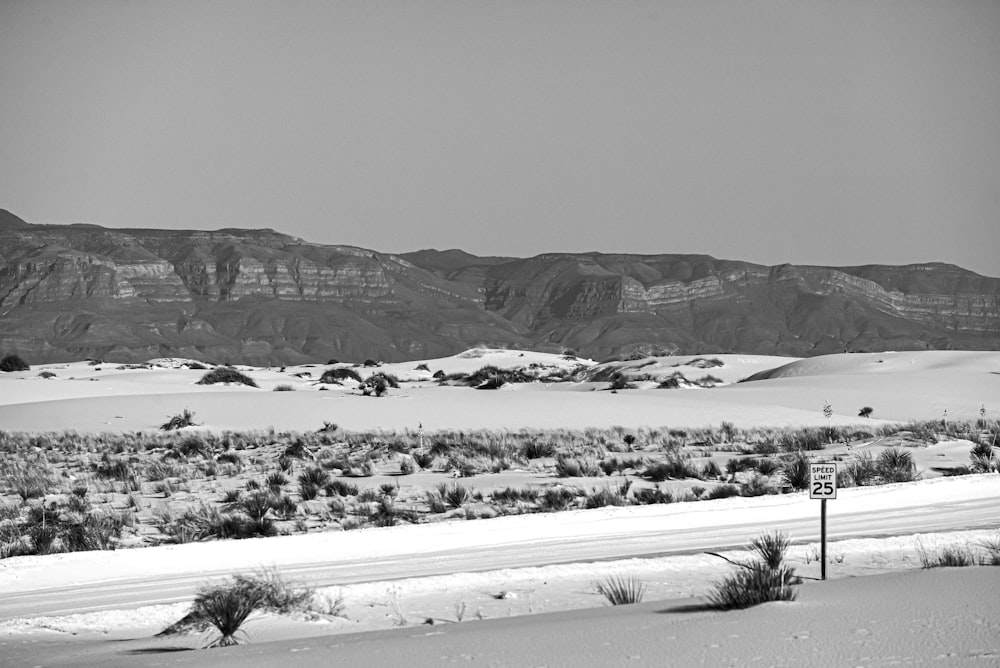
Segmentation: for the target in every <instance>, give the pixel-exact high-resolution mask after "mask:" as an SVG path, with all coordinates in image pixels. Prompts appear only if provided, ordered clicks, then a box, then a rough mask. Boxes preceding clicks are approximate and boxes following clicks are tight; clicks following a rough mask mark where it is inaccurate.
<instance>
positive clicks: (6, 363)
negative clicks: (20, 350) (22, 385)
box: [0, 355, 31, 373]
mask: <svg viewBox="0 0 1000 668" xmlns="http://www.w3.org/2000/svg"><path fill="white" fill-rule="evenodd" d="M30 370H31V367H30V366H29V365H28V363H27V362H25V361H24V360H23V359H21V357H20V356H18V355H5V356H4V358H3V359H2V360H0V371H3V372H6V373H11V372H13V371H30Z"/></svg>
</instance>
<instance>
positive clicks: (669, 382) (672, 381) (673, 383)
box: [656, 371, 687, 390]
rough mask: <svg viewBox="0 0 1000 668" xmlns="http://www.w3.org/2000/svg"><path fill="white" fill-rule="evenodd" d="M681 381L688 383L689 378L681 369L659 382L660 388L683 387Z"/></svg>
mask: <svg viewBox="0 0 1000 668" xmlns="http://www.w3.org/2000/svg"><path fill="white" fill-rule="evenodd" d="M681 383H687V378H685V377H684V374H682V373H681V372H680V371H675V372H673V373H672V374H670V375H669V376H667V377H666V378H664V379H663V380H661V381H660V382H659V384H657V386H656V388H657V389H659V390H676V389H679V388H680V387H681Z"/></svg>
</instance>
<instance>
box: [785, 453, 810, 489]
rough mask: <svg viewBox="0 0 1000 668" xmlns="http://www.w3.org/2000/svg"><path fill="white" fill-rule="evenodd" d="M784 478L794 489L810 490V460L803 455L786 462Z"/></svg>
mask: <svg viewBox="0 0 1000 668" xmlns="http://www.w3.org/2000/svg"><path fill="white" fill-rule="evenodd" d="M782 476H783V477H784V478H785V482H786V483H787V484H788V486H789V487H791V488H792V489H796V490H802V489H806V488H808V487H809V458H808V457H806V456H805V455H803V454H799V455H796V456H795V457H793V458H792V459H790V460H788V461H786V462H785V463H784V466H783V467H782Z"/></svg>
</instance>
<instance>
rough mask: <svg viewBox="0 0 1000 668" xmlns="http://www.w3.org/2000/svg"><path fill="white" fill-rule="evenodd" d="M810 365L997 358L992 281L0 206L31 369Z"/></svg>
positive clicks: (2, 328)
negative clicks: (380, 362) (82, 218)
mask: <svg viewBox="0 0 1000 668" xmlns="http://www.w3.org/2000/svg"><path fill="white" fill-rule="evenodd" d="M482 344H489V345H511V346H523V347H532V348H548V349H553V350H555V349H561V348H566V347H569V348H574V349H575V350H576V351H577V352H578V353H580V354H583V355H588V356H594V357H599V358H606V357H610V356H615V355H627V354H636V353H643V352H663V351H677V352H722V351H740V352H762V353H785V354H795V355H810V354H819V353H825V352H835V351H843V350H845V349H848V350H850V349H864V350H880V349H887V348H893V349H908V348H948V347H953V348H974V349H983V348H986V349H996V348H1000V279H996V278H988V277H984V276H979V275H977V274H974V273H972V272H969V271H966V270H964V269H961V268H959V267H954V266H951V265H944V264H922V265H909V266H903V267H885V266H866V267H839V268H833V267H811V266H793V265H781V266H777V267H765V266H761V265H755V264H749V263H744V262H734V261H728V260H716V259H714V258H711V257H708V256H703V255H697V256H696V255H624V254H600V253H584V254H561V253H550V254H545V255H539V256H536V257H533V258H528V259H519V258H502V257H490V258H479V257H476V256H473V255H469V254H468V253H464V252H462V251H444V252H439V251H420V252H417V253H409V254H404V255H391V254H385V253H379V252H377V251H372V250H366V249H362V248H355V247H350V246H331V245H319V244H310V243H307V242H305V241H303V240H301V239H297V238H295V237H292V236H289V235H285V234H281V233H279V232H275V231H273V230H237V229H225V230H217V231H213V232H206V231H193V230H192V231H175V230H146V229H114V230H113V229H106V228H102V227H98V226H95V225H59V226H56V225H32V224H29V223H27V222H25V221H22V220H20V219H19V218H17V217H16V216H13V215H12V214H10V213H8V212H5V211H0V351H2V352H18V353H20V354H22V355H23V356H24V357H26V358H28V359H29V360H33V361H37V362H42V361H56V360H64V359H76V358H81V357H102V358H107V359H109V360H115V361H134V360H140V359H145V358H149V357H152V356H164V355H171V356H189V357H200V358H205V359H210V360H216V361H233V362H236V361H243V362H248V363H256V364H267V363H272V364H279V363H287V362H304V361H319V362H323V361H326V360H327V359H329V358H338V359H352V360H354V359H364V358H369V357H370V358H381V359H386V360H400V359H414V358H420V357H431V356H437V355H447V354H452V353H455V352H457V351H460V350H462V349H465V348H468V347H471V346H474V345H482Z"/></svg>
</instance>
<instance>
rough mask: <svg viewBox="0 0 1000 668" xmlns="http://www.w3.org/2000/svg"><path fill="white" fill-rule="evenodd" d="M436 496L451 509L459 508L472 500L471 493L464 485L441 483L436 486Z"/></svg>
mask: <svg viewBox="0 0 1000 668" xmlns="http://www.w3.org/2000/svg"><path fill="white" fill-rule="evenodd" d="M437 491H438V494H439V495H440V496H441V498H442V499H443V500H444V501H445V502H446V503H447V504H448V505H449V506H451V507H452V508H461V507H462V506H463V505H464V504H466V503H468V502H469V501H471V500H472V491H471V489H470V488H468V487H466V486H465V485H460V484H458V483H454V484H451V485H447V484H445V483H441V484H439V485H438V486H437Z"/></svg>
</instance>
